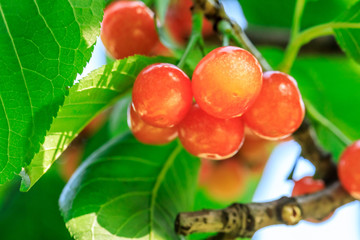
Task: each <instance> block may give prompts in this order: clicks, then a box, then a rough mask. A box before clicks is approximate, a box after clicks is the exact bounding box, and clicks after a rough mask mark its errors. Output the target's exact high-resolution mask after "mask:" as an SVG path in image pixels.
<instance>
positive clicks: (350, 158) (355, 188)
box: [338, 140, 360, 199]
mask: <svg viewBox="0 0 360 240" xmlns="http://www.w3.org/2000/svg"><path fill="white" fill-rule="evenodd" d="M338 174H339V179H340V182H341V184H342V186H343V187H344V188H345V189H346V190H347V191H348V192H349V193H350V195H351V196H353V197H354V198H356V199H360V140H357V141H356V142H354V143H353V144H351V145H350V146H348V147H347V148H346V149H345V151H344V152H343V153H342V155H341V156H340V161H339V166H338Z"/></svg>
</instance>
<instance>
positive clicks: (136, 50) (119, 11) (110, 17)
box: [100, 1, 159, 59]
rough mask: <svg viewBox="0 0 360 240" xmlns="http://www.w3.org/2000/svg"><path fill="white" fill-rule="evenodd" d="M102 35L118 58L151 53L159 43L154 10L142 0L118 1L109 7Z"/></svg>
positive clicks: (103, 23) (103, 40) (106, 11)
mask: <svg viewBox="0 0 360 240" xmlns="http://www.w3.org/2000/svg"><path fill="white" fill-rule="evenodd" d="M100 36H101V40H102V42H103V44H104V46H105V48H106V50H107V51H108V53H109V54H110V55H111V56H112V57H113V58H115V59H122V58H125V57H128V56H132V55H135V54H142V55H149V54H150V53H151V51H152V49H153V48H154V47H155V46H156V44H157V43H158V42H159V38H158V35H157V32H156V28H155V24H154V13H153V12H152V11H151V9H149V8H148V7H147V6H146V5H145V4H144V3H143V2H141V1H115V2H113V3H111V4H110V5H109V6H108V7H106V9H105V10H104V18H103V21H102V24H101V35H100Z"/></svg>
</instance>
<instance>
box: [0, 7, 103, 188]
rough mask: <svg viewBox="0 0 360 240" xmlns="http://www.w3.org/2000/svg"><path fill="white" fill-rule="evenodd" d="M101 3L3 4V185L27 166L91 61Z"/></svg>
mask: <svg viewBox="0 0 360 240" xmlns="http://www.w3.org/2000/svg"><path fill="white" fill-rule="evenodd" d="M102 13H103V1H100V0H94V1H85V0H81V1H79V0H54V1H46V0H24V1H21V2H19V1H6V0H0V33H1V34H0V46H1V47H0V49H1V50H0V63H1V65H0V66H1V67H0V76H1V80H0V146H1V147H0V184H2V183H4V182H6V181H8V180H9V179H12V178H13V177H14V173H19V172H20V170H21V168H22V167H24V166H26V165H27V164H29V162H30V160H31V158H32V157H33V156H34V154H35V153H36V152H37V151H38V150H39V147H40V143H42V142H43V141H44V136H45V134H46V130H48V129H49V127H50V124H51V122H52V119H53V117H54V116H55V115H56V113H57V111H58V109H59V106H60V105H61V104H62V103H63V102H64V96H65V95H66V94H67V93H68V90H67V88H68V87H69V86H72V84H73V80H74V79H75V78H76V75H77V73H80V72H82V70H83V67H84V66H85V65H86V63H87V61H89V59H90V56H91V52H92V50H93V45H94V43H95V41H96V36H97V35H99V32H100V21H101V19H102Z"/></svg>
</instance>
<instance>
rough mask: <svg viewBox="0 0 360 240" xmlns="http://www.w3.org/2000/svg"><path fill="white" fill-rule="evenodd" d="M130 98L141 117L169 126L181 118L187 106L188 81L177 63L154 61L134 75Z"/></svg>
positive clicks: (190, 100)
mask: <svg viewBox="0 0 360 240" xmlns="http://www.w3.org/2000/svg"><path fill="white" fill-rule="evenodd" d="M132 100H133V105H134V108H135V111H136V112H137V113H138V114H139V115H140V117H141V119H142V120H144V121H145V122H147V123H148V124H150V125H153V126H155V127H172V126H174V125H176V124H178V123H179V122H180V121H181V120H183V119H184V117H185V116H186V114H187V113H188V111H189V110H190V108H191V105H192V92H191V82H190V79H189V77H188V76H186V74H185V73H184V72H183V71H182V70H181V69H179V68H178V67H176V66H174V65H172V64H169V63H155V64H152V65H150V66H147V67H146V68H144V69H143V70H142V71H141V72H140V73H139V75H138V76H137V78H136V80H135V83H134V87H133V92H132Z"/></svg>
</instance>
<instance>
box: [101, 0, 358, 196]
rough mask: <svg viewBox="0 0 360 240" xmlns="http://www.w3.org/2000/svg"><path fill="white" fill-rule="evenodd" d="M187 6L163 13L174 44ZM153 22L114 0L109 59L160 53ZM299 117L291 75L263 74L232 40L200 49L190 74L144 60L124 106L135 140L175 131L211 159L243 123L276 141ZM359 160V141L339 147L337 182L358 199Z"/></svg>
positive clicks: (229, 146)
mask: <svg viewBox="0 0 360 240" xmlns="http://www.w3.org/2000/svg"><path fill="white" fill-rule="evenodd" d="M190 7H191V0H178V1H175V3H172V4H171V5H170V7H169V9H168V12H167V15H166V25H167V27H168V29H169V31H170V33H171V35H172V36H173V38H174V39H175V40H177V41H178V42H179V43H182V42H185V39H186V38H187V37H188V36H189V34H190V32H191V11H190ZM154 22H156V21H154V13H153V12H152V11H151V9H149V8H147V7H146V6H145V5H144V4H143V3H142V2H140V1H116V2H114V3H112V4H110V5H109V6H108V7H107V8H106V9H105V14H104V19H103V23H102V32H101V39H102V41H103V43H104V45H105V47H106V49H107V51H108V53H109V54H110V55H111V56H112V57H114V58H116V59H121V58H124V57H128V56H131V55H134V54H142V55H158V54H159V53H161V54H163V53H165V54H166V52H167V51H169V50H168V49H166V48H165V47H164V46H163V45H162V44H161V42H160V41H159V38H158V35H157V32H156V28H155V24H154ZM211 32H212V29H211V24H209V22H206V21H205V22H204V26H203V34H204V35H209V34H211ZM303 118H304V104H303V101H302V99H301V95H300V93H299V90H298V87H297V84H296V81H295V80H294V79H293V78H292V77H291V76H289V75H287V74H285V73H281V72H277V71H268V72H264V73H263V72H262V69H261V66H260V65H259V63H258V61H257V59H256V58H255V57H254V56H253V55H252V54H251V53H249V52H247V51H246V50H244V49H241V48H238V47H231V46H228V47H220V48H217V49H215V50H213V51H211V52H210V53H209V54H207V55H206V56H205V57H204V58H203V59H202V60H201V61H200V62H199V64H198V65H197V67H196V69H195V71H194V73H193V75H192V81H190V78H189V77H188V76H187V75H186V74H185V73H184V72H183V71H182V70H181V69H179V68H178V67H177V66H175V65H172V64H168V63H156V64H153V65H150V66H148V67H146V68H145V69H143V70H142V71H141V72H140V74H139V75H138V76H137V78H136V81H135V83H134V88H133V95H132V104H131V105H130V107H129V113H128V123H129V126H130V128H131V130H132V132H133V134H134V136H135V137H136V138H137V139H138V140H139V141H140V142H143V143H146V144H165V143H168V142H170V141H172V140H174V139H175V138H176V137H179V139H180V141H181V143H182V144H183V146H184V148H185V149H187V151H189V152H190V153H192V154H193V155H196V156H198V157H200V158H203V159H216V160H219V159H227V158H230V157H232V156H234V155H235V154H236V153H237V152H238V151H239V149H240V147H241V146H242V144H243V142H244V135H245V134H244V132H245V131H244V129H245V127H246V128H249V129H251V130H252V131H253V132H254V133H255V134H256V135H258V136H260V137H262V138H264V139H267V140H278V139H284V138H286V137H287V136H289V135H291V134H292V133H293V132H294V131H295V130H296V129H297V128H298V127H299V126H300V124H301V122H302V120H303ZM359 159H360V140H359V141H357V142H355V143H354V144H352V145H350V146H349V147H348V148H347V149H346V150H345V152H344V153H343V155H342V156H341V158H340V162H339V166H338V175H339V178H340V181H341V183H342V185H343V186H344V188H345V189H347V191H349V193H350V194H352V195H353V196H354V197H355V198H358V199H360V184H359V183H360V174H359V172H360V160H359ZM203 163H204V161H203ZM203 165H204V164H203ZM227 165H228V166H230V167H227V168H226V169H231V168H233V169H234V168H235V167H234V166H235V165H233V163H231V164H230V163H229V164H227ZM204 166H205V168H206V165H204ZM231 166H232V167H231ZM217 168H219V166H217ZM212 172H214V171H212ZM237 175H239V174H237ZM323 188H324V184H323V183H322V182H321V181H320V182H319V181H315V180H313V179H311V178H310V177H307V178H304V179H302V180H299V181H295V187H294V191H293V195H294V196H295V195H298V194H307V193H311V192H313V191H318V190H321V189H323ZM299 189H300V190H299Z"/></svg>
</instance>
